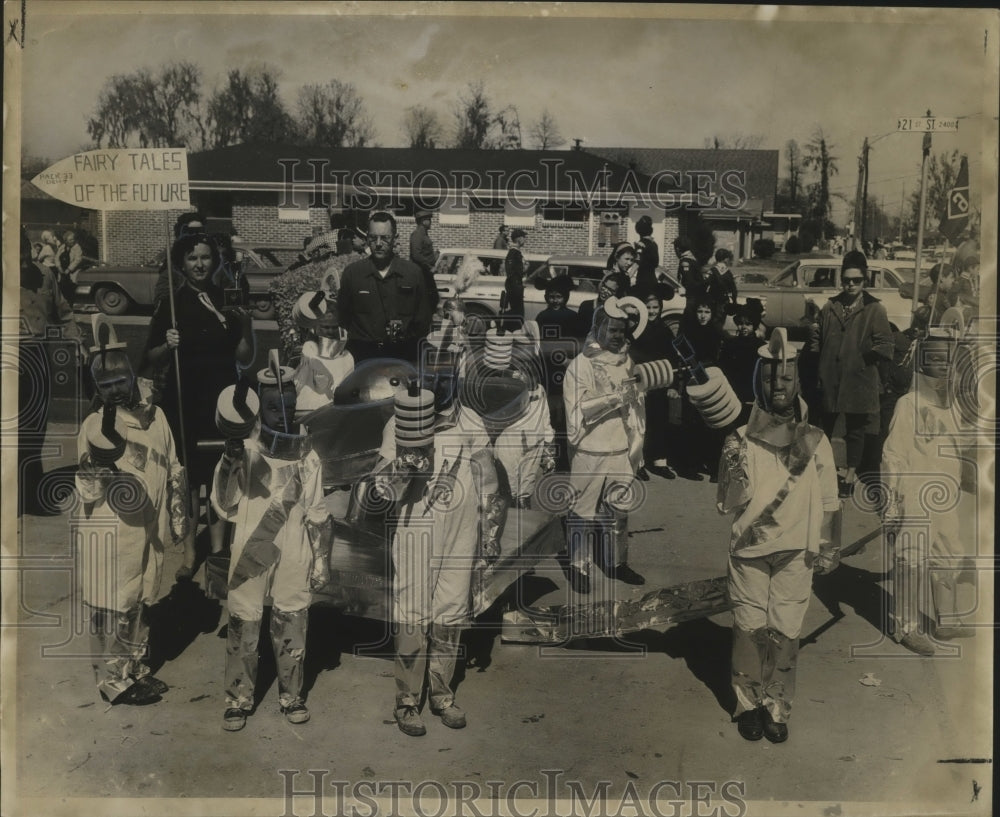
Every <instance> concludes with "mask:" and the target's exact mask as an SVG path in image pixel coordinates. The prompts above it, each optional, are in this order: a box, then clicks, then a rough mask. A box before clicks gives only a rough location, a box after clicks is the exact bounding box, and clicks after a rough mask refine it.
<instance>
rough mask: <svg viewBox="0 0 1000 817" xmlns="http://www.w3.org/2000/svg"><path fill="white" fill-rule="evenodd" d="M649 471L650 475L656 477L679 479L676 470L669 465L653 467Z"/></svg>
mask: <svg viewBox="0 0 1000 817" xmlns="http://www.w3.org/2000/svg"><path fill="white" fill-rule="evenodd" d="M648 470H649V473H651V474H656V476H658V477H663V478H664V479H677V474H675V473H674V469H673V468H671V467H670V466H669V465H651V466H649V469H648Z"/></svg>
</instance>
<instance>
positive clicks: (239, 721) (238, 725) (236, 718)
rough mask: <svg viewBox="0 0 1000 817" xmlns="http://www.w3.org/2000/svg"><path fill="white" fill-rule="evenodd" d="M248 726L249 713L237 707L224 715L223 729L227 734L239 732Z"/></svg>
mask: <svg viewBox="0 0 1000 817" xmlns="http://www.w3.org/2000/svg"><path fill="white" fill-rule="evenodd" d="M246 725H247V713H246V712H245V711H244V710H242V709H239V708H237V707H235V706H231V707H229V709H227V710H226V711H225V712H223V713H222V728H223V729H225V730H226V731H227V732H239V731H240V729H242V728H243V727H244V726H246Z"/></svg>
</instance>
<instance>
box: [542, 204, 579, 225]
mask: <svg viewBox="0 0 1000 817" xmlns="http://www.w3.org/2000/svg"><path fill="white" fill-rule="evenodd" d="M541 210H542V221H543V222H554V223H557V224H586V223H587V218H588V217H589V215H590V210H588V209H587V206H586V205H584V204H576V203H573V202H558V201H553V202H547V203H545V204H543V205H542V206H541Z"/></svg>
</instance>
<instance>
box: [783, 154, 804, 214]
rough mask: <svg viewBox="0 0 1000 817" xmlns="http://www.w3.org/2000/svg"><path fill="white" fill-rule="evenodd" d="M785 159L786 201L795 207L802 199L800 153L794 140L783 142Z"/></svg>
mask: <svg viewBox="0 0 1000 817" xmlns="http://www.w3.org/2000/svg"><path fill="white" fill-rule="evenodd" d="M785 158H786V159H787V160H788V199H789V202H790V203H791V205H792V207H795V206H796V204H797V203H798V201H799V199H800V198H801V197H802V151H801V149H800V148H799V143H798V142H796V141H795V140H794V139H789V140H788V141H787V142H785Z"/></svg>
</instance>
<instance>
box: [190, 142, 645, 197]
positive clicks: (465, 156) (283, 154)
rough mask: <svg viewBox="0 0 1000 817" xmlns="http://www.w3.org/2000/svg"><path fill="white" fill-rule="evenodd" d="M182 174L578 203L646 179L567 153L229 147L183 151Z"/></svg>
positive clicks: (265, 183)
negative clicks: (547, 197)
mask: <svg viewBox="0 0 1000 817" xmlns="http://www.w3.org/2000/svg"><path fill="white" fill-rule="evenodd" d="M310 162H311V163H312V164H310ZM314 168H315V170H314ZM188 174H189V177H190V179H191V187H192V189H194V190H198V189H202V190H274V189H280V188H281V186H282V185H284V184H285V183H286V177H288V174H293V176H291V177H290V178H289V179H288V180H292V181H294V182H295V183H296V184H299V185H302V186H303V187H306V186H309V185H311V184H312V183H313V180H314V177H315V175H317V174H318V175H319V176H320V179H321V180H322V182H323V183H324V184H325V185H327V189H335V188H336V187H338V186H340V185H343V184H345V183H346V184H347V185H348V186H350V185H351V184H352V183H353V185H354V186H358V185H360V186H363V187H365V188H367V189H368V190H376V191H382V190H383V189H385V188H387V187H390V186H391V187H395V188H397V189H398V190H399V191H401V192H403V193H404V194H405V193H406V192H407V191H412V190H413V189H414V187H417V188H420V189H422V190H434V189H439V188H441V187H442V185H449V186H451V185H455V186H458V187H460V188H461V189H464V190H479V191H483V192H486V191H488V192H492V193H497V192H508V191H509V190H511V189H514V190H516V191H517V192H518V193H521V194H525V193H528V192H534V193H538V194H545V193H555V194H561V195H559V198H560V200H566V199H567V198H568V197H569V196H571V195H572V196H573V197H574V198H576V199H577V200H580V201H582V200H583V198H584V197H585V196H586V195H587V194H599V193H600V192H601V191H606V192H607V193H613V194H621V193H622V191H625V192H628V191H633V190H639V191H642V190H645V189H646V186H647V185H648V184H649V179H648V178H647V177H646V176H645V175H644V174H643V173H642V172H641V171H639V170H636V169H630V168H628V167H625V166H623V165H620V164H618V163H617V162H615V161H613V160H610V159H606V158H604V157H601V156H597V155H595V154H592V153H587V152H586V151H575V150H568V151H567V150H563V151H555V150H457V149H449V148H442V149H432V150H418V149H411V148H329V147H303V146H286V145H263V144H262V145H234V146H232V147H226V148H218V149H216V150H209V151H203V152H200V153H194V154H191V156H190V157H189V159H188ZM598 198H600V196H599V195H598Z"/></svg>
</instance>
